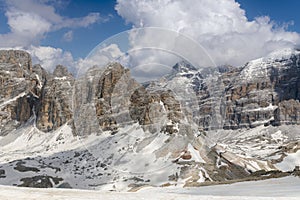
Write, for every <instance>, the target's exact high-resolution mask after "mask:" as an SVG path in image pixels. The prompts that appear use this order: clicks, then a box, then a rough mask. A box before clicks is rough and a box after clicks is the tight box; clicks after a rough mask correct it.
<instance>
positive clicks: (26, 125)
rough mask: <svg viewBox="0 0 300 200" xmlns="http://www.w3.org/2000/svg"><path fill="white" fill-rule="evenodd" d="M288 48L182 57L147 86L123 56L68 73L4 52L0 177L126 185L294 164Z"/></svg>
mask: <svg viewBox="0 0 300 200" xmlns="http://www.w3.org/2000/svg"><path fill="white" fill-rule="evenodd" d="M283 52H284V53H281V54H279V56H278V54H277V55H276V56H278V58H276V57H274V56H273V57H271V58H268V57H267V58H265V59H263V58H262V59H257V60H254V61H251V62H249V63H247V64H246V65H245V66H244V67H242V68H231V67H228V66H225V67H219V68H217V69H212V70H211V69H210V70H207V69H199V70H197V69H196V68H195V67H193V66H190V65H189V64H188V63H184V62H181V63H178V64H177V65H175V66H174V70H175V73H173V74H172V75H171V76H166V77H165V78H164V79H163V80H160V81H158V82H151V83H149V84H146V85H143V84H140V83H138V82H137V81H135V80H134V79H133V78H132V77H131V75H130V71H129V70H128V69H126V68H124V67H123V66H121V65H120V64H118V63H110V64H108V66H106V67H104V68H97V67H96V68H92V69H90V70H89V71H88V72H87V74H86V75H84V76H82V77H80V78H77V79H75V78H74V77H73V76H72V75H71V74H70V73H69V72H68V71H67V69H66V68H65V67H63V66H57V67H56V69H55V70H54V73H53V74H50V73H48V72H46V71H45V70H44V69H43V68H42V67H41V66H39V65H34V66H32V64H31V59H30V55H29V54H26V53H25V52H21V51H0V57H1V56H2V58H3V57H4V58H3V59H2V60H1V61H2V63H1V65H0V67H1V68H0V78H1V81H2V83H4V84H2V85H1V88H0V89H1V90H0V95H1V99H0V109H1V110H0V111H1V113H0V114H1V115H0V121H1V127H0V130H1V132H0V134H1V138H0V143H2V144H3V147H1V151H2V155H1V156H3V158H2V159H1V164H0V169H4V175H3V176H4V178H0V183H2V184H9V185H13V184H15V185H19V186H31V187H59V186H60V185H61V184H63V183H64V185H66V184H67V185H69V186H70V187H74V188H86V189H88V188H90V189H91V188H98V189H105V188H109V189H112V190H124V189H125V190H126V189H128V188H130V187H139V186H141V185H156V186H157V185H182V186H183V185H185V186H196V185H201V184H208V183H217V182H224V181H227V180H232V181H234V180H243V179H245V180H247V179H249V178H250V179H251V177H253V178H262V177H263V175H264V174H265V173H267V174H268V173H269V174H271V176H270V177H272V176H276V175H275V174H276V173H275V174H272V171H274V170H275V171H278V173H279V174H281V173H282V174H284V173H287V171H289V172H290V174H291V173H292V170H293V169H294V167H295V166H297V165H300V163H298V162H299V161H297V160H296V161H295V163H292V164H291V166H289V167H286V166H285V165H286V163H287V162H288V160H289V157H293V156H295V155H294V154H297V150H298V149H300V146H299V144H298V141H299V136H298V135H299V134H298V131H297V127H298V126H299V123H300V122H299V116H300V115H299V113H300V104H299V92H298V90H299V89H300V87H299V86H300V75H299V74H300V73H297V72H299V70H300V62H299V57H300V53H299V52H297V51H291V52H290V53H289V52H286V51H283ZM282 55H283V56H282ZM273 58H274V59H273ZM260 66H261V67H260ZM261 69H264V70H261ZM78 139H79V140H78ZM20 141H23V142H24V143H25V144H22V145H21V143H20ZM257 143H258V145H257ZM26 144H27V145H29V147H30V145H32V149H31V148H29V149H27V147H26V146H27V145H26ZM267 144H268V145H267ZM24 145H25V146H24ZM260 147H261V148H265V151H264V149H259V148H260ZM17 152H23V153H24V155H19V154H17ZM16 155H17V156H16ZM15 156H16V157H17V158H18V159H15V158H14V157H15ZM51 160H52V161H51ZM259 171H264V173H263V172H261V175H257V172H259ZM67 174H69V175H67ZM258 174H259V173H258ZM46 175H47V176H46ZM279 176H281V175H279Z"/></svg>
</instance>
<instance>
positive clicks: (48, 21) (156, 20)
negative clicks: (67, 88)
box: [0, 0, 300, 65]
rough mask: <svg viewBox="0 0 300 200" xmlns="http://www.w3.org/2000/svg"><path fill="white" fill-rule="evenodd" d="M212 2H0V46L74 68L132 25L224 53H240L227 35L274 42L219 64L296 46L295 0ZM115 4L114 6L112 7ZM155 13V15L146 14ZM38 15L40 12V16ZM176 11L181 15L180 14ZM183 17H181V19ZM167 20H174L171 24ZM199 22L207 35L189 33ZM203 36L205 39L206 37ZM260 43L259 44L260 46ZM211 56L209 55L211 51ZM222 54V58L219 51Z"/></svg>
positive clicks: (299, 30)
mask: <svg viewBox="0 0 300 200" xmlns="http://www.w3.org/2000/svg"><path fill="white" fill-rule="evenodd" d="M218 1H219V2H217V1H215V2H217V3H215V2H213V3H212V2H209V0H204V1H203V3H202V4H201V1H197V0H187V1H180V0H175V1H173V2H172V3H167V1H162V2H161V3H160V4H158V3H157V2H158V1H157V2H156V1H150V0H140V1H135V0H118V1H117V2H116V1H113V0H69V1H63V0H57V1H55V0H47V1H45V0H22V1H21V0H0V9H1V15H0V40H2V41H0V47H1V48H14V47H25V49H26V48H28V49H29V51H30V52H32V53H33V54H36V57H37V58H38V60H40V61H41V62H42V61H43V56H45V55H46V53H47V52H51V53H52V54H53V56H50V57H51V58H50V57H49V56H48V57H49V58H48V57H47V58H46V60H48V65H53V64H57V63H56V62H55V61H53V60H51V59H57V60H59V61H60V62H65V63H67V64H68V63H70V62H73V64H74V63H75V62H77V61H78V59H80V58H85V57H86V56H87V55H88V53H89V52H90V51H91V50H92V49H93V48H94V47H95V46H97V44H99V43H100V42H102V41H103V40H105V39H107V38H109V37H111V36H113V35H115V34H117V33H120V32H122V31H125V30H130V29H131V28H132V27H133V26H134V27H147V26H158V27H164V28H168V29H174V30H175V31H178V30H179V32H183V33H186V34H188V35H189V36H191V37H192V38H194V39H195V40H197V41H198V42H201V43H203V45H204V46H205V45H206V41H208V39H207V40H205V41H203V38H204V39H206V37H207V35H208V34H210V36H214V37H215V38H214V40H211V41H208V42H207V44H208V45H207V46H211V45H212V43H213V41H217V40H220V41H222V42H223V43H224V45H223V47H224V49H225V50H224V51H226V49H228V45H230V44H233V45H232V46H236V47H232V48H233V50H234V48H236V50H240V49H238V48H240V47H239V46H238V44H235V43H238V42H237V41H235V40H233V39H232V38H236V36H234V35H233V36H232V38H231V39H229V40H228V41H224V36H226V37H228V34H235V33H238V35H239V36H238V37H241V38H242V40H243V41H247V42H248V40H249V41H252V40H253V38H254V37H257V38H261V35H269V37H270V38H272V39H271V40H272V41H273V40H274V38H277V39H276V40H277V41H275V42H274V44H272V46H261V47H260V49H262V48H265V49H268V51H261V52H260V53H259V54H255V55H251V56H245V58H243V59H242V60H239V61H236V60H234V59H232V58H230V56H231V57H233V56H234V55H229V53H228V58H224V59H223V60H222V59H221V60H220V58H219V57H218V56H216V58H214V59H216V60H217V61H218V59H219V60H220V61H218V62H220V63H222V62H223V63H230V62H232V63H237V64H240V63H242V62H244V61H245V60H246V59H252V58H255V57H258V56H260V55H262V56H263V55H265V54H266V53H268V52H269V51H271V50H274V49H276V48H282V47H285V46H290V44H297V43H298V42H299V41H298V40H299V37H298V35H297V34H296V35H295V34H293V33H291V32H297V33H300V16H299V8H300V1H298V0H272V1H269V0H237V2H239V3H240V7H238V6H237V5H236V4H235V3H234V1H233V0H218ZM21 2H22V3H21ZM24 2H25V3H24ZM171 4H172V5H171ZM185 4H186V5H185ZM116 5H118V6H117V7H118V8H117V9H116ZM191 5H193V7H191ZM218 5H219V7H218ZM205 6H207V9H203V10H202V7H205ZM31 8H32V9H31ZM172 9H174V10H172ZM176 9H177V10H176ZM197 9H198V10H197ZM37 10H41V12H37ZM157 10H159V12H158V13H156V14H155V15H154V14H153V15H152V13H155V12H156V11H157ZM43 11H45V12H44V13H43ZM241 11H245V13H246V15H245V17H247V19H246V20H245V19H243V17H244V15H243V13H241ZM202 12H205V13H202ZM206 12H207V13H206ZM209 12H213V13H214V14H217V15H218V13H220V16H223V17H222V19H221V18H220V21H216V20H215V19H214V18H209V17H208V16H209V14H210V13H209ZM172 13H173V14H174V16H173V15H172ZM177 13H185V15H180V14H177ZM198 15H199V16H198ZM183 16H186V19H185V17H183ZM224 16H225V17H224ZM261 16H269V18H270V19H269V20H268V19H265V18H259V20H257V17H261ZM173 18H174V20H173V21H172V19H173ZM224 18H228V20H227V21H226V22H225V23H227V22H228V24H225V25H224V22H223V21H222V20H223V19H224ZM31 19H32V23H31V24H30V23H24V21H26V20H27V21H30V20H31ZM35 20H36V21H35ZM193 20H194V21H193ZM201 20H203V22H204V21H205V23H206V22H207V21H208V22H209V20H212V22H211V23H209V24H204V25H203V27H205V25H207V26H208V25H210V28H211V29H212V31H211V30H210V28H209V29H204V28H200V29H199V30H196V29H194V27H197V26H201V23H200V22H201ZM243 20H244V21H243ZM231 21H236V22H235V25H234V26H232V23H231ZM239 21H243V22H242V24H239V23H240V22H239ZM251 21H255V22H254V23H255V24H254V25H255V27H256V29H257V30H255V31H256V32H255V33H252V32H251V28H249V26H250V24H251ZM164 22H165V23H164ZM199 23H200V25H199ZM191 24H192V25H191ZM236 24H238V25H236ZM274 24H275V25H274ZM254 25H253V26H254ZM270 25H271V26H272V27H270ZM287 25H288V26H287ZM218 26H220V27H218ZM237 26H241V27H242V28H239V27H237ZM243 26H244V27H243ZM182 27H183V28H182ZM224 27H225V28H224ZM278 27H279V28H278ZM280 27H285V29H284V30H280ZM180 28H182V29H180ZM263 28H265V29H268V32H266V33H264V32H263V31H262V30H263ZM28 29H31V30H28ZM233 29H234V30H233ZM235 29H236V30H235ZM277 29H278V30H277ZM35 30H37V31H35ZM181 30H182V31H181ZM223 30H224V31H223ZM225 30H227V32H226V31H225ZM231 30H232V31H231ZM26 32H28V33H26ZM197 32H199V35H197ZM249 34H252V35H253V37H252V35H251V37H248V36H249ZM200 36H201V37H200ZM217 36H220V37H217ZM209 38H210V39H211V37H209ZM278 38H279V39H278ZM148 39H149V38H148ZM264 40H266V41H267V40H268V38H264ZM262 42H264V41H261V42H260V43H262ZM266 43H267V42H266ZM268 43H270V41H268ZM226 45H227V46H226ZM29 46H30V48H29ZM33 47H34V48H33ZM40 47H49V48H53V49H52V50H51V49H47V51H46V50H45V49H43V48H40ZM205 47H206V46H205ZM214 48H216V49H217V48H218V49H219V47H216V46H213V47H212V49H214ZM249 48H250V47H249ZM253 48H255V46H254V47H253ZM30 49H31V50H30ZM32 49H34V50H32ZM230 52H232V50H231V51H230ZM250 52H251V51H250ZM211 53H212V54H215V52H214V51H213V50H212V51H211ZM247 53H249V52H245V54H247ZM59 54H61V55H59ZM223 55H226V54H224V52H223ZM64 59H65V60H64ZM59 61H58V62H59ZM45 65H46V63H45Z"/></svg>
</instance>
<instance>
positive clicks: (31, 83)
mask: <svg viewBox="0 0 300 200" xmlns="http://www.w3.org/2000/svg"><path fill="white" fill-rule="evenodd" d="M31 73H32V65H31V58H30V55H29V54H28V53H26V52H23V51H13V50H10V51H0V83H1V84H0V135H5V134H7V133H9V132H10V131H11V130H14V129H15V128H16V127H18V126H20V125H21V124H22V123H24V122H26V121H27V120H28V119H29V118H30V117H31V115H32V108H33V102H35V100H36V98H35V91H34V88H35V83H36V80H35V78H34V77H32V76H31Z"/></svg>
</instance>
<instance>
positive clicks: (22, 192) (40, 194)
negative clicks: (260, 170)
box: [0, 177, 300, 200]
mask: <svg viewBox="0 0 300 200" xmlns="http://www.w3.org/2000/svg"><path fill="white" fill-rule="evenodd" d="M46 198H51V200H58V199H59V200H61V199H63V200H66V199H68V200H79V199H86V200H91V199H108V200H109V199H126V200H128V199H164V200H165V199H203V200H205V199H225V200H226V199H251V200H252V199H273V200H274V199H291V200H293V199H299V198H300V178H297V177H285V178H280V179H270V180H264V181H256V182H253V181H252V182H243V183H235V184H231V185H217V186H206V187H200V188H178V187H168V188H144V189H142V190H140V191H139V192H135V193H129V192H103V191H91V190H75V189H54V188H51V189H37V188H20V187H12V186H0V199H1V200H8V199H15V200H23V199H24V200H25V199H26V200H27V199H39V200H40V199H46Z"/></svg>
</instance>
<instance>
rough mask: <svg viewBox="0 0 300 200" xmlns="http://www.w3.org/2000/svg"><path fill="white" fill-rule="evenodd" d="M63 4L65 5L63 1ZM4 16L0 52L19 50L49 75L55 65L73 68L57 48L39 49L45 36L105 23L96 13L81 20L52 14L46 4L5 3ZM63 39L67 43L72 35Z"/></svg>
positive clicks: (43, 0)
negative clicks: (6, 28) (23, 51)
mask: <svg viewBox="0 0 300 200" xmlns="http://www.w3.org/2000/svg"><path fill="white" fill-rule="evenodd" d="M64 2H65V1H64ZM4 3H5V4H6V5H5V6H4V8H3V9H4V10H5V13H4V14H5V16H6V17H7V24H8V26H9V29H10V32H8V33H5V34H0V48H21V49H25V50H27V51H29V52H30V53H31V54H32V57H33V61H34V62H36V63H38V62H39V63H41V64H42V66H43V67H45V68H46V69H47V70H49V71H52V70H53V69H54V68H55V66H56V65H57V64H63V65H66V66H69V67H72V66H73V65H74V61H73V57H72V55H71V53H70V52H64V51H63V50H62V49H60V48H53V47H43V46H40V41H41V40H42V39H43V38H45V37H46V35H47V33H49V32H53V31H57V30H59V29H62V28H69V29H73V28H80V27H83V28H86V27H88V26H90V25H92V24H95V23H97V22H105V21H106V20H107V19H106V18H102V17H101V16H100V14H99V13H89V14H88V15H86V16H84V17H79V18H69V17H65V16H62V15H60V14H58V13H57V12H56V9H55V7H54V6H53V5H57V4H65V3H63V2H59V1H58V2H55V3H53V2H52V1H50V0H22V1H20V0H5V1H4ZM63 39H65V40H66V41H71V40H72V39H73V31H72V30H69V31H67V32H66V33H65V34H64V35H63Z"/></svg>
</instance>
